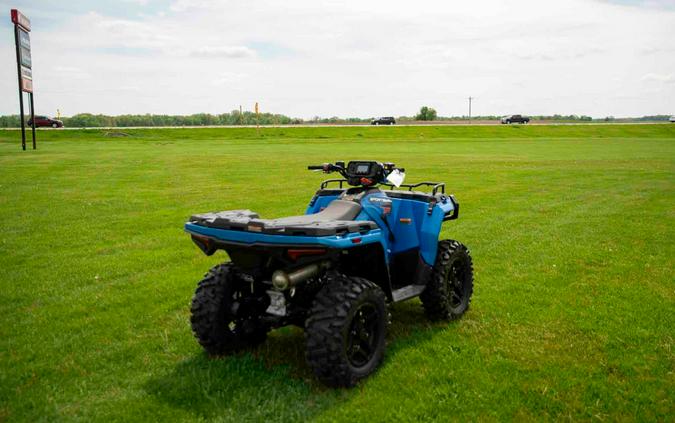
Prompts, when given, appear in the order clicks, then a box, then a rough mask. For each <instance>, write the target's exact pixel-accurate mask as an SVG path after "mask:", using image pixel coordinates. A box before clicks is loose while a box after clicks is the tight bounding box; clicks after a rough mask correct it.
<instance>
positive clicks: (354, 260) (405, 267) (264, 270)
mask: <svg viewBox="0 0 675 423" xmlns="http://www.w3.org/2000/svg"><path fill="white" fill-rule="evenodd" d="M308 169H310V170H317V171H322V172H324V173H332V172H337V173H339V174H340V175H341V176H342V177H343V179H329V180H325V181H323V182H322V183H321V188H320V189H319V190H318V191H317V192H316V194H315V195H314V197H312V199H311V201H310V202H309V206H308V207H307V210H306V212H305V214H304V215H302V216H292V217H284V218H280V219H261V218H260V217H259V216H258V214H257V213H254V212H252V211H251V210H231V211H222V212H214V213H205V214H197V215H194V216H192V217H190V221H189V222H187V223H186V224H185V230H186V231H187V232H188V233H189V234H190V235H191V237H192V241H194V243H195V244H197V246H198V247H199V248H200V249H201V250H202V251H203V252H204V253H205V254H206V255H212V254H213V253H215V252H216V251H218V250H225V251H226V252H227V254H228V255H229V257H230V259H231V261H230V262H227V263H223V264H219V265H217V266H215V267H214V268H212V269H211V270H210V271H209V272H208V273H207V274H206V276H205V277H204V279H203V280H202V281H201V282H199V285H198V287H197V291H196V293H195V295H194V298H193V299H192V307H191V313H192V315H191V323H192V330H193V332H194V334H195V337H196V338H197V340H198V341H199V343H200V344H201V345H202V347H204V349H205V350H206V351H207V352H208V353H209V354H212V355H220V354H225V353H227V352H231V351H236V350H240V349H242V348H245V347H249V346H254V345H257V344H259V343H261V342H263V341H264V340H265V338H266V336H267V333H268V332H269V331H270V330H271V329H273V328H278V327H281V326H285V325H290V324H292V325H297V326H299V327H302V328H304V329H305V337H306V343H307V361H308V363H309V365H310V367H311V368H312V369H313V370H314V372H315V374H316V375H317V377H318V378H319V379H320V380H321V381H323V382H324V383H326V384H328V385H331V386H353V385H355V384H356V383H357V382H358V381H359V380H360V379H362V378H364V377H366V376H368V375H369V374H370V373H372V372H373V371H374V370H375V369H376V368H377V367H378V365H379V364H380V363H381V361H382V358H383V356H384V349H385V332H386V328H387V325H388V322H389V319H390V314H389V312H388V308H387V305H388V304H389V303H394V302H399V301H404V300H407V299H410V298H414V297H417V296H419V297H420V299H421V300H422V305H423V306H424V310H425V312H426V314H427V316H428V317H429V318H431V319H432V320H452V319H456V318H458V317H460V316H461V315H462V314H464V312H466V310H467V309H468V307H469V302H470V301H471V294H472V292H473V267H472V262H471V256H470V255H469V251H468V250H467V248H466V247H465V246H464V245H462V244H460V243H459V242H457V241H453V240H442V241H439V240H438V235H439V233H440V231H441V224H442V223H443V222H444V221H446V220H453V219H456V218H457V216H458V214H459V204H458V203H457V201H456V200H455V198H454V197H453V196H452V195H446V194H445V184H443V183H434V182H420V183H418V184H415V185H406V184H403V178H404V176H405V174H404V170H403V169H400V168H396V167H395V165H394V164H393V163H384V164H383V163H378V162H374V161H352V162H349V164H347V165H345V163H344V162H336V163H335V164H332V163H326V164H323V165H319V166H309V167H308ZM347 185H348V186H349V187H347ZM378 185H380V186H382V187H384V188H389V189H381V188H379V187H378ZM425 188H426V189H425ZM418 189H425V190H426V191H430V192H421V191H419V190H418Z"/></svg>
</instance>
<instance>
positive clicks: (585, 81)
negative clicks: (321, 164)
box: [0, 0, 675, 117]
mask: <svg viewBox="0 0 675 423" xmlns="http://www.w3.org/2000/svg"><path fill="white" fill-rule="evenodd" d="M134 1H136V0H129V2H128V3H126V4H125V5H124V7H125V8H128V9H129V10H128V11H127V12H128V13H127V14H126V15H125V16H131V17H127V18H121V17H119V16H117V17H112V16H108V15H106V14H105V13H104V12H103V11H101V10H97V9H96V7H95V6H88V7H92V8H93V9H94V10H95V11H94V12H89V10H82V13H80V14H74V15H72V16H71V17H70V18H64V19H66V20H64V21H62V22H59V23H58V24H57V25H55V26H52V27H51V28H40V27H35V28H34V31H33V33H32V42H33V61H34V77H35V88H36V98H37V99H38V101H39V108H44V109H46V110H45V113H51V110H53V109H56V108H57V107H59V108H60V109H61V110H62V111H63V112H64V113H68V114H72V113H77V112H84V111H90V112H100V113H146V112H147V113H195V112H222V111H228V110H231V109H234V108H237V107H238V105H239V104H242V105H244V107H246V108H249V109H250V108H251V107H252V105H253V104H254V103H255V102H256V101H259V102H260V103H261V105H262V106H263V107H264V109H265V110H269V111H273V112H279V113H286V114H289V115H293V116H299V117H311V116H314V115H321V116H332V115H339V116H363V117H368V116H373V115H401V114H408V115H410V114H413V113H414V112H415V111H416V109H418V108H419V107H420V106H422V105H424V104H426V105H429V106H433V107H435V108H436V109H437V110H438V111H439V113H440V114H442V115H457V114H463V113H465V112H466V97H468V96H469V95H472V96H474V97H476V98H477V100H476V101H475V103H474V105H473V106H474V113H475V114H507V113H530V114H535V113H536V114H539V113H542V114H547V113H564V114H567V113H578V114H589V115H594V116H605V115H615V116H625V115H642V114H656V113H673V111H675V84H672V83H666V82H668V81H670V80H672V75H673V71H674V70H675V54H673V50H672V49H670V47H669V46H670V44H672V36H673V30H672V28H675V12H673V11H671V10H669V9H667V8H666V9H663V8H660V9H659V8H655V7H646V8H645V7H628V6H625V5H616V4H611V3H607V2H602V1H593V0H567V1H565V2H541V1H537V0H514V1H512V2H504V1H502V0H476V1H473V2H448V1H440V0H438V1H428V2H425V3H424V5H423V6H422V5H421V4H420V3H414V2H408V1H403V0H396V1H384V0H374V1H368V2H353V3H349V4H345V3H344V2H341V1H337V0H330V1H320V2H317V1H315V0H297V1H293V2H278V1H274V0H261V1H256V2H233V1H228V2H224V1H216V0H192V1H188V0H176V1H174V2H173V3H172V4H171V5H170V6H168V7H167V8H166V9H165V10H163V11H157V10H153V11H150V10H149V9H150V8H152V7H155V6H154V5H155V3H154V2H149V3H148V4H146V5H144V6H140V5H138V6H137V5H135V4H134V3H133V2H134ZM650 4H652V3H650ZM134 8H137V9H138V10H137V11H134V10H133V9H134ZM40 10H41V9H40ZM25 12H26V13H27V14H28V15H29V16H31V12H32V11H31V10H30V9H27V10H25ZM45 12H46V11H45ZM36 13H37V9H36ZM141 13H145V14H144V15H143V17H142V19H138V18H137V16H139V15H140V14H141ZM669 49H670V50H669ZM289 52H292V54H289ZM0 54H2V55H3V57H12V54H13V45H12V40H11V37H6V38H5V40H4V41H3V40H0ZM68 68H70V70H68ZM57 69H60V70H57ZM15 73H16V66H15V64H14V63H12V61H4V62H1V63H0V98H3V99H4V98H9V99H14V100H10V101H3V102H2V103H0V113H15V111H16V109H17V107H18V106H17V105H16V103H17V101H16V99H15V97H16V93H15V91H16V87H15V86H14V85H15V84H16V75H15ZM668 78H671V79H668ZM195 81H198V82H199V83H198V84H195V83H194V82H195ZM12 84H14V85H12ZM120 87H134V88H137V89H138V90H139V91H138V92H134V93H133V96H132V95H131V94H130V93H131V92H132V91H130V90H128V89H122V88H120ZM102 92H105V97H102V96H101V95H100V94H99V93H102ZM246 105H248V106H246Z"/></svg>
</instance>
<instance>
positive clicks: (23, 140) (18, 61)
mask: <svg viewBox="0 0 675 423" xmlns="http://www.w3.org/2000/svg"><path fill="white" fill-rule="evenodd" d="M14 42H15V44H16V72H17V75H18V76H19V112H20V115H19V119H21V148H22V149H23V150H24V151H25V150H26V122H25V121H24V116H23V90H22V89H21V52H19V26H18V25H16V24H14ZM33 123H35V122H33Z"/></svg>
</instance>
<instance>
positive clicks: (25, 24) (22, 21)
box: [11, 9, 30, 32]
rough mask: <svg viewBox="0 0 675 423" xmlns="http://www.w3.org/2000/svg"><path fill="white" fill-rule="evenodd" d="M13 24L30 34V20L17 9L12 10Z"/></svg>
mask: <svg viewBox="0 0 675 423" xmlns="http://www.w3.org/2000/svg"><path fill="white" fill-rule="evenodd" d="M11 13H12V22H14V23H15V24H17V25H19V26H20V27H22V28H23V29H25V30H26V31H29V32H30V19H28V18H27V17H26V16H25V15H24V14H23V13H21V12H19V11H18V10H16V9H12V12H11Z"/></svg>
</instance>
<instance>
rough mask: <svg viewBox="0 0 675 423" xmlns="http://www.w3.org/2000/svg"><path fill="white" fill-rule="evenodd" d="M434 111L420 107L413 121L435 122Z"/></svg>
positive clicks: (435, 114)
mask: <svg viewBox="0 0 675 423" xmlns="http://www.w3.org/2000/svg"><path fill="white" fill-rule="evenodd" d="M436 116H437V113H436V110H434V109H432V108H431V107H427V106H422V108H421V109H420V112H419V113H418V114H417V115H416V116H415V120H436Z"/></svg>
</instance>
